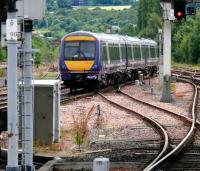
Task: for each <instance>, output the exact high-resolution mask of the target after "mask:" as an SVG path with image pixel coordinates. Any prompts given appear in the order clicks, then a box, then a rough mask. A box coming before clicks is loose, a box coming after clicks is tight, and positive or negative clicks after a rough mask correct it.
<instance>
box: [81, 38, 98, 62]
mask: <svg viewBox="0 0 200 171" xmlns="http://www.w3.org/2000/svg"><path fill="white" fill-rule="evenodd" d="M81 55H82V56H83V57H84V58H94V57H95V42H87V41H85V42H80V56H81Z"/></svg>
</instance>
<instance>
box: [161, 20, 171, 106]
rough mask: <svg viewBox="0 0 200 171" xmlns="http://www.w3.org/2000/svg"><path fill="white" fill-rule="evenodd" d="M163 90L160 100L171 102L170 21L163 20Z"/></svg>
mask: <svg viewBox="0 0 200 171" xmlns="http://www.w3.org/2000/svg"><path fill="white" fill-rule="evenodd" d="M163 31H164V32H163V34H164V36H163V53H164V56H163V75H164V78H163V92H162V97H161V101H162V102H165V103H171V102H172V96H171V86H170V85H171V80H170V77H171V21H169V20H164V28H163Z"/></svg>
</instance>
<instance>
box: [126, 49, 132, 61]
mask: <svg viewBox="0 0 200 171" xmlns="http://www.w3.org/2000/svg"><path fill="white" fill-rule="evenodd" d="M127 52H128V59H130V60H132V59H133V57H132V47H131V45H128V46H127Z"/></svg>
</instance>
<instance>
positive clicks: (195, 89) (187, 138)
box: [145, 80, 198, 171]
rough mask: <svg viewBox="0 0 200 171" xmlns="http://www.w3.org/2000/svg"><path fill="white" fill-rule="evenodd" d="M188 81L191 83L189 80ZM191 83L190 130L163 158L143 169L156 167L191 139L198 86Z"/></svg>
mask: <svg viewBox="0 0 200 171" xmlns="http://www.w3.org/2000/svg"><path fill="white" fill-rule="evenodd" d="M185 81H186V80H185ZM188 83H190V84H191V82H190V81H189V82H188ZM192 85H193V86H194V96H193V103H192V125H191V128H190V131H189V132H188V134H187V135H186V136H185V138H184V139H183V140H182V141H181V142H180V143H179V144H178V145H177V146H176V148H174V149H173V150H172V151H171V152H169V153H168V154H167V155H165V156H164V157H163V158H161V159H160V160H159V161H157V162H156V163H155V164H153V165H152V166H151V167H149V168H148V169H147V170H145V171H152V170H153V169H155V168H157V167H158V166H159V165H160V164H161V163H163V162H164V161H165V160H167V159H168V158H169V157H171V156H173V155H174V154H175V153H177V152H179V151H180V150H181V149H182V148H183V147H184V146H186V144H187V143H188V141H189V140H190V139H191V137H192V135H193V134H194V131H195V125H196V114H195V108H196V101H197V95H198V91H197V90H198V88H197V86H196V85H195V84H193V83H192Z"/></svg>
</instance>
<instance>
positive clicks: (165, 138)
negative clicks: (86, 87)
mask: <svg viewBox="0 0 200 171" xmlns="http://www.w3.org/2000/svg"><path fill="white" fill-rule="evenodd" d="M98 94H99V95H100V96H101V97H102V98H103V99H105V100H107V101H108V102H109V103H111V104H112V105H114V106H117V107H120V108H121V109H123V110H125V111H128V112H131V113H134V114H136V115H138V116H139V117H141V118H142V119H143V120H145V121H146V122H148V123H150V124H151V125H153V126H154V127H156V129H157V130H158V132H159V133H160V135H161V136H162V137H163V139H164V145H163V148H162V150H161V151H160V153H159V154H158V155H157V157H156V158H155V159H154V160H153V161H152V162H151V163H150V164H149V165H148V166H147V167H146V168H145V169H148V168H150V167H151V166H152V165H153V164H154V163H156V162H157V161H158V160H159V159H160V158H161V157H162V156H163V154H164V153H166V151H167V149H168V146H169V137H168V134H167V132H166V130H165V129H164V128H163V126H162V125H160V124H159V123H158V122H157V121H155V120H154V119H152V118H149V117H147V116H145V115H143V114H140V113H138V112H136V111H134V110H131V109H129V108H127V107H125V106H122V105H119V104H118V103H115V102H113V101H112V100H110V99H108V98H107V97H106V96H104V95H103V94H102V93H100V92H98Z"/></svg>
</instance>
